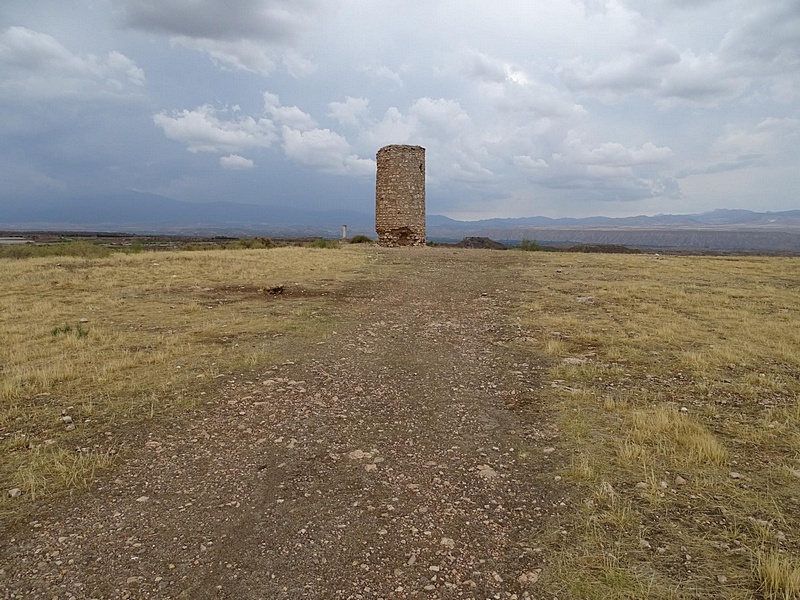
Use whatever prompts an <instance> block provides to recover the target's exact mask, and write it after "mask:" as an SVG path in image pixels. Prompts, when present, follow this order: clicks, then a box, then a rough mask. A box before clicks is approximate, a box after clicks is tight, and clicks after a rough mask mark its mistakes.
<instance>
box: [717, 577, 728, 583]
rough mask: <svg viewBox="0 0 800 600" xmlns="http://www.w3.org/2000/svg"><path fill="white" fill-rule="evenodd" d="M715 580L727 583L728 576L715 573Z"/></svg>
mask: <svg viewBox="0 0 800 600" xmlns="http://www.w3.org/2000/svg"><path fill="white" fill-rule="evenodd" d="M717 581H718V582H719V583H727V581H728V578H727V577H725V575H717Z"/></svg>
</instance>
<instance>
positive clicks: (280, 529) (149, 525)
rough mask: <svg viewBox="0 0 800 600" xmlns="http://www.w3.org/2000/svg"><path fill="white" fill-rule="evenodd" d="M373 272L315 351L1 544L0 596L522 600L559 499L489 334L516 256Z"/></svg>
mask: <svg viewBox="0 0 800 600" xmlns="http://www.w3.org/2000/svg"><path fill="white" fill-rule="evenodd" d="M375 254H376V258H377V264H378V267H379V268H380V266H381V265H383V266H385V267H387V269H388V272H391V273H393V274H394V276H393V278H392V279H391V280H383V281H377V280H375V279H374V278H370V279H367V281H365V282H363V283H361V284H359V285H358V287H353V288H352V289H351V292H350V293H349V294H345V295H344V296H343V297H341V298H340V299H339V300H338V302H339V308H338V309H337V310H338V313H339V314H338V316H337V317H336V318H337V325H336V334H335V335H333V336H331V337H330V338H328V339H326V340H325V342H322V343H319V344H316V345H312V346H311V347H310V348H298V349H297V350H296V353H295V356H292V357H291V360H289V361H287V363H286V364H283V365H280V366H277V367H272V368H269V369H266V370H264V371H263V372H254V373H251V374H249V375H246V376H244V377H242V376H238V377H236V378H234V377H231V378H229V379H228V380H227V381H225V383H223V384H222V385H221V386H220V389H219V393H218V397H217V398H215V399H214V402H213V403H212V404H210V405H209V407H208V409H207V410H205V411H203V412H201V413H200V414H199V415H198V416H197V417H196V418H193V419H192V420H191V421H190V422H189V421H188V420H187V422H183V423H169V424H164V425H162V426H159V427H157V428H156V429H154V430H153V431H150V432H149V434H147V435H145V436H144V437H143V438H142V439H141V443H140V444H139V447H138V448H137V449H135V450H134V451H133V452H131V453H130V454H129V456H128V459H126V460H125V461H124V462H123V463H121V464H120V465H119V466H118V468H117V469H115V471H114V473H113V474H111V475H110V476H108V477H106V478H105V479H103V480H102V481H100V483H99V484H98V485H97V486H96V487H95V488H93V489H92V490H90V491H87V492H84V493H80V494H76V495H75V496H74V497H73V498H71V499H61V500H59V501H58V502H55V503H53V504H52V505H50V506H47V507H44V508H43V509H42V510H41V511H40V513H39V514H38V515H37V516H36V517H35V518H36V520H35V521H30V522H26V523H24V524H19V525H17V526H15V527H14V528H12V530H11V531H7V532H6V533H5V534H4V535H3V536H2V539H0V597H3V598H73V597H74V598H192V599H194V598H230V599H249V598H253V599H256V598H262V599H266V598H287V599H288V598H342V599H344V598H537V597H538V596H537V594H536V587H537V586H536V581H537V580H538V578H539V577H540V575H542V576H544V575H546V570H547V565H548V563H547V557H548V555H549V553H550V552H551V551H552V548H551V549H548V547H547V545H546V543H545V540H551V543H553V542H552V540H553V539H554V537H553V535H552V531H554V528H555V531H556V532H557V521H558V514H559V512H560V511H566V510H569V499H568V498H565V497H562V496H563V494H564V493H565V492H564V491H563V490H561V489H560V486H561V483H560V482H559V481H558V477H557V474H558V472H559V468H560V467H563V462H564V460H565V458H564V457H563V456H561V454H560V453H559V451H558V432H557V430H556V428H555V426H554V425H553V423H552V422H550V421H549V420H548V416H547V414H548V412H547V410H546V407H542V406H539V405H537V402H536V390H537V389H538V388H539V386H540V385H541V382H540V373H541V372H542V369H543V365H542V363H541V360H540V359H539V358H537V357H535V356H525V355H523V354H522V351H521V350H520V349H519V348H520V345H518V344H516V343H515V340H516V339H517V338H520V337H524V335H525V334H524V332H521V331H519V330H518V329H517V328H516V327H515V326H514V325H513V319H512V318H511V316H510V314H509V309H510V308H511V307H513V306H514V305H515V304H516V303H518V302H519V300H520V297H521V294H523V293H524V290H523V288H524V285H525V282H524V278H523V277H522V275H521V273H522V265H523V263H524V262H525V257H524V256H522V255H521V254H520V253H505V252H490V251H477V250H466V251H465V250H460V251H453V250H447V249H426V250H413V251H412V250H397V251H394V250H393V251H386V250H375ZM286 301H290V300H288V299H287V300H286ZM554 448H555V451H554ZM545 532H549V533H550V535H549V536H544V535H543V534H544V533H545ZM542 570H544V571H545V573H544V574H542Z"/></svg>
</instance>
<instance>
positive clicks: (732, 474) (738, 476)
mask: <svg viewBox="0 0 800 600" xmlns="http://www.w3.org/2000/svg"><path fill="white" fill-rule="evenodd" d="M730 477H731V479H741V478H742V474H741V473H737V472H736V471H731V472H730Z"/></svg>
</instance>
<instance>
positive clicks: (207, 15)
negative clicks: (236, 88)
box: [119, 0, 318, 43]
mask: <svg viewBox="0 0 800 600" xmlns="http://www.w3.org/2000/svg"><path fill="white" fill-rule="evenodd" d="M317 5H318V2H317V1H315V0H229V1H225V2H220V1H219V0H123V2H121V7H120V14H119V19H120V22H121V24H122V25H123V26H124V27H131V28H136V29H144V30H147V31H154V32H159V33H166V34H169V35H179V36H186V37H189V38H203V39H213V40H227V41H231V40H240V39H254V40H261V41H264V42H274V43H285V42H289V41H291V40H292V39H294V38H295V37H296V36H297V35H298V34H299V33H300V32H301V31H303V30H304V29H305V27H306V26H307V24H308V20H309V17H310V15H311V13H312V12H313V11H314V9H315V8H316V7H317Z"/></svg>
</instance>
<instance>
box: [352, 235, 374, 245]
mask: <svg viewBox="0 0 800 600" xmlns="http://www.w3.org/2000/svg"><path fill="white" fill-rule="evenodd" d="M372 242H373V240H372V238H370V237H367V236H366V235H361V234H358V235H354V236H353V237H352V238H350V243H351V244H371V243H372Z"/></svg>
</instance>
